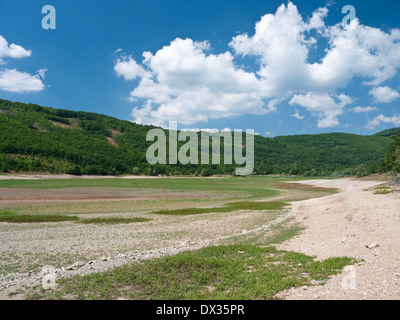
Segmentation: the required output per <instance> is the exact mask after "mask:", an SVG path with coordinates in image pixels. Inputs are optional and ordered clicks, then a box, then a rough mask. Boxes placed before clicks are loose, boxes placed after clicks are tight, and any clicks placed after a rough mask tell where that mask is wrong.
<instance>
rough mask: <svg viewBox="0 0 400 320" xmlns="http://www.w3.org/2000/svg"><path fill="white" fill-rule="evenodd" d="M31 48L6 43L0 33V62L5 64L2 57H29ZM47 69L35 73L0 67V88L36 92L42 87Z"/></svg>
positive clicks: (10, 90) (11, 90)
mask: <svg viewBox="0 0 400 320" xmlns="http://www.w3.org/2000/svg"><path fill="white" fill-rule="evenodd" d="M31 54H32V52H31V50H26V49H25V48H23V47H21V46H20V45H17V44H15V43H12V44H10V45H9V44H8V42H7V40H6V39H5V38H4V37H3V36H1V35H0V64H6V60H4V59H19V58H25V57H30V56H31ZM46 71H47V69H39V70H38V71H37V72H36V74H33V75H32V74H30V73H27V72H21V71H18V70H17V69H8V68H3V69H0V90H3V91H9V92H15V93H26V92H38V91H42V90H43V89H44V84H43V81H42V80H44V77H45V74H46Z"/></svg>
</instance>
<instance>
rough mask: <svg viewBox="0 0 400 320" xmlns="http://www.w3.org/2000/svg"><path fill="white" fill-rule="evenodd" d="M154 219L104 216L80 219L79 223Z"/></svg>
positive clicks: (127, 221) (118, 222) (130, 221)
mask: <svg viewBox="0 0 400 320" xmlns="http://www.w3.org/2000/svg"><path fill="white" fill-rule="evenodd" d="M150 220H152V219H149V218H121V217H103V218H90V219H80V220H79V221H77V222H78V223H84V224H120V223H134V222H147V221H150Z"/></svg>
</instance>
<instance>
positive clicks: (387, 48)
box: [114, 2, 400, 128]
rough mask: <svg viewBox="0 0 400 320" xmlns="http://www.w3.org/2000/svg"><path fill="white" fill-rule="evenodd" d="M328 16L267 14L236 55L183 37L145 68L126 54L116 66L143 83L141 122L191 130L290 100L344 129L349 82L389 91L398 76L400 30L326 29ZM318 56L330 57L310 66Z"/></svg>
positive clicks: (284, 8) (290, 11) (235, 42)
mask: <svg viewBox="0 0 400 320" xmlns="http://www.w3.org/2000/svg"><path fill="white" fill-rule="evenodd" d="M327 15H328V8H318V9H317V10H315V11H314V12H313V14H312V16H311V17H309V18H308V19H303V17H302V16H301V15H300V14H299V12H298V10H297V7H296V6H295V5H294V4H293V3H291V2H289V3H288V4H287V5H285V4H282V5H281V6H279V8H278V9H277V11H276V12H275V13H274V14H272V13H270V14H266V15H264V16H263V17H261V19H260V21H258V22H257V23H256V25H255V29H254V34H253V35H249V34H245V33H242V34H239V35H237V36H235V37H233V38H232V41H231V42H230V43H229V47H230V48H231V51H232V53H231V52H230V51H227V52H224V53H220V54H208V51H209V50H210V43H209V42H208V41H204V42H195V41H193V40H191V39H179V38H177V39H175V40H173V41H171V43H170V44H169V45H167V46H165V47H163V48H161V49H160V50H158V51H157V52H156V53H154V54H153V53H150V52H144V53H143V61H142V63H138V62H137V61H135V60H133V59H132V57H126V56H122V57H120V58H119V59H118V60H117V62H116V63H115V66H114V69H115V72H116V74H117V75H118V76H121V77H123V78H124V79H126V80H135V79H138V85H137V86H136V88H135V89H134V90H133V91H132V92H131V93H130V97H131V100H132V101H136V102H137V105H136V106H135V107H134V109H133V111H132V116H133V118H134V120H135V121H136V122H139V123H151V124H158V125H165V123H166V121H168V120H177V121H179V122H181V123H183V124H185V125H191V124H193V123H196V122H206V121H208V120H211V119H219V118H227V117H235V116H241V115H244V114H263V113H267V112H273V111H276V110H277V105H278V104H279V103H281V102H282V101H283V100H288V99H289V101H290V104H291V105H294V104H296V105H299V106H301V107H303V108H305V109H307V110H308V111H310V112H311V113H312V114H313V115H314V116H316V117H317V118H318V126H319V127H320V128H327V127H332V126H337V125H339V119H338V117H339V116H340V115H341V114H343V113H344V112H345V110H344V106H346V105H348V104H350V103H352V99H351V98H350V97H348V96H346V95H344V94H342V95H338V94H337V93H338V92H340V90H342V88H345V87H346V86H347V85H348V84H349V82H350V81H357V82H360V81H363V82H362V83H360V85H364V86H374V87H377V88H384V87H380V85H381V84H382V83H383V82H384V81H386V80H389V79H391V78H393V77H394V76H395V75H396V74H397V71H398V69H399V68H400V30H399V29H393V30H391V31H389V32H384V31H382V30H380V29H378V28H373V27H369V26H365V25H362V24H361V23H360V22H359V20H358V19H354V20H353V21H352V23H351V24H350V25H347V26H343V25H342V24H341V23H338V24H336V25H333V26H326V25H325V22H324V19H325V17H326V16H327ZM321 43H322V44H321ZM321 46H322V48H324V49H325V50H324V51H323V52H322V50H321ZM316 52H318V53H321V52H322V53H323V57H322V58H321V59H320V60H318V61H310V56H313V55H311V53H316ZM241 56H242V57H245V56H248V57H253V58H254V61H255V62H256V69H255V70H254V71H253V72H251V71H249V68H248V66H242V65H240V64H239V63H238V62H237V61H236V60H235V59H236V58H237V59H239V58H240V57H241ZM359 79H361V80H359ZM371 94H372V93H371ZM374 96H375V95H374ZM390 96H391V98H390V99H394V96H395V94H394V95H393V92H392V94H391V95H390ZM383 99H384V98H383ZM386 99H388V98H386ZM380 101H382V99H380ZM296 115H297V116H298V117H301V116H300V115H299V112H297V113H295V115H293V116H296Z"/></svg>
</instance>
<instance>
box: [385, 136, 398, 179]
mask: <svg viewBox="0 0 400 320" xmlns="http://www.w3.org/2000/svg"><path fill="white" fill-rule="evenodd" d="M391 138H392V139H393V141H392V142H391V143H390V144H389V146H388V148H387V151H386V155H385V163H386V165H387V166H388V168H389V169H390V170H392V171H394V172H398V173H400V131H399V133H398V134H397V136H392V137H391Z"/></svg>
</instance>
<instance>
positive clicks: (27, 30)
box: [0, 0, 400, 136]
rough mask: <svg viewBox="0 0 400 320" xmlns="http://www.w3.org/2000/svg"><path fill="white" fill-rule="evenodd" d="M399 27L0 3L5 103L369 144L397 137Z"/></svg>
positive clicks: (377, 13) (149, 5)
mask: <svg viewBox="0 0 400 320" xmlns="http://www.w3.org/2000/svg"><path fill="white" fill-rule="evenodd" d="M47 4H50V5H53V6H54V8H55V9H56V29H55V30H45V29H43V28H42V25H41V22H42V18H43V17H44V16H45V14H42V13H41V10H42V7H43V6H44V5H47ZM344 5H353V6H354V8H355V9H356V17H357V19H356V20H354V21H353V22H352V24H351V25H349V26H346V27H344V26H343V25H342V24H341V21H342V18H343V17H344V16H345V14H342V12H341V11H342V8H343V6H344ZM399 16H400V2H399V1H397V0H393V1H389V0H382V1H379V2H377V1H366V0H358V1H355V0H354V1H347V0H346V1H341V0H337V1H298V0H297V1H296V0H293V1H291V2H290V1H277V0H276V1H275V0H268V1H267V0H263V1H258V0H251V1H244V0H201V1H200V0H198V1H190V0H166V1H163V0H146V1H144V0H141V1H126V0H115V1H100V0H97V1H94V0H85V1H75V0H70V1H61V0H48V1H31V0H16V1H11V0H7V1H5V0H0V98H2V99H9V100H13V101H21V102H26V103H29V102H31V103H36V104H39V105H44V106H50V107H54V108H63V109H70V110H83V111H90V112H96V113H102V114H106V115H110V116H113V117H117V118H119V119H124V120H130V121H135V122H138V123H146V124H149V123H151V124H155V125H161V126H164V127H166V126H167V125H168V121H170V120H174V121H178V125H179V128H211V129H213V128H216V129H218V130H222V129H224V128H230V129H242V130H245V129H254V131H255V132H257V133H259V134H261V135H264V136H277V135H289V134H302V133H322V132H349V133H357V134H373V133H375V132H378V131H380V130H383V129H386V128H391V127H395V126H400V109H399V104H400V78H399V71H400V30H399V29H400V25H399V21H400V19H399ZM256 28H257V29H256Z"/></svg>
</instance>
